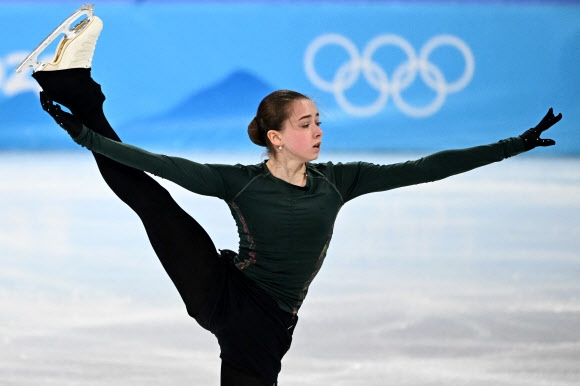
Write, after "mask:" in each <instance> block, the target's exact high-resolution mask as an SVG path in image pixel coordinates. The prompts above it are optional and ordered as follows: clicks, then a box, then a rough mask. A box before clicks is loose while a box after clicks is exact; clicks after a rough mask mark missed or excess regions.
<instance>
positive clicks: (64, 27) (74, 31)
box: [16, 4, 95, 72]
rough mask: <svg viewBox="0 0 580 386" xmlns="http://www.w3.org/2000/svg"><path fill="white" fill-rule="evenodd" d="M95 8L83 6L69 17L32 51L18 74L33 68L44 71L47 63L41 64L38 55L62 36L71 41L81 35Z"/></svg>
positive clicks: (18, 69)
mask: <svg viewBox="0 0 580 386" xmlns="http://www.w3.org/2000/svg"><path fill="white" fill-rule="evenodd" d="M94 14H95V13H94V6H93V4H83V6H82V7H80V8H79V9H77V10H76V11H75V12H74V13H73V14H71V15H70V16H69V17H67V18H66V19H65V20H64V21H63V22H62V23H61V24H60V25H59V26H58V27H57V28H56V29H55V30H54V31H52V32H51V34H50V35H48V36H47V37H46V39H44V40H43V41H42V43H40V44H39V45H38V47H36V48H35V49H34V51H32V52H31V53H30V54H29V55H28V56H27V57H26V59H24V61H23V62H22V63H20V65H19V66H18V67H16V72H22V70H24V69H25V68H26V67H32V69H33V71H39V70H42V68H43V67H44V66H46V64H47V63H44V62H39V61H38V55H40V54H41V53H42V52H43V51H44V50H45V49H46V47H48V46H49V45H50V43H52V42H53V41H55V40H56V39H57V38H58V37H59V36H60V35H61V34H64V35H65V36H64V38H65V39H68V40H71V39H74V38H75V36H77V35H78V34H79V33H81V32H82V31H83V30H84V29H85V27H86V26H87V25H88V24H89V22H90V21H91V20H92V18H93V16H94ZM83 15H84V16H86V18H85V19H83V20H81V21H80V22H79V23H78V24H76V25H74V26H71V25H72V23H73V22H74V21H76V20H78V19H79V18H80V17H81V16H83Z"/></svg>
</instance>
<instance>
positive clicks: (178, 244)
mask: <svg viewBox="0 0 580 386" xmlns="http://www.w3.org/2000/svg"><path fill="white" fill-rule="evenodd" d="M94 20H98V18H96V17H95V18H93V21H92V22H91V23H89V24H88V26H87V27H86V28H85V29H84V30H83V31H81V33H80V34H79V35H77V36H76V37H75V38H74V39H72V40H69V41H66V42H63V43H62V50H59V52H60V53H59V56H58V57H57V58H55V61H54V62H53V63H50V64H47V65H44V66H43V67H42V68H37V69H35V72H34V73H33V77H34V78H35V79H36V80H37V81H38V83H39V84H40V86H41V87H42V89H43V92H41V104H42V107H43V109H44V110H46V111H47V112H48V113H49V114H50V115H51V116H52V117H53V118H54V119H55V120H56V122H57V123H58V124H59V125H60V126H61V127H63V128H64V129H65V130H66V131H67V132H68V133H69V134H70V135H71V137H72V138H73V139H74V141H76V142H77V143H78V144H79V145H81V146H84V147H86V148H87V149H89V150H91V151H92V152H93V155H94V157H95V160H96V162H97V165H98V167H99V170H100V172H101V174H102V176H103V178H104V180H105V181H106V183H107V184H108V185H109V186H110V188H111V189H112V190H113V192H115V194H116V195H117V196H118V197H119V198H120V199H121V200H123V201H124V202H125V203H126V204H127V205H128V206H129V207H131V209H133V210H134V211H135V213H136V214H137V215H138V216H139V217H140V219H141V220H142V222H143V225H144V226H145V231H146V232H147V235H148V237H149V240H150V242H151V245H152V247H153V248H154V250H155V253H156V254H157V256H158V257H159V259H160V261H161V263H162V264H163V266H164V268H165V270H166V272H167V273H168V275H169V277H170V278H171V280H172V281H173V283H174V284H175V286H176V288H177V290H178V291H179V294H180V295H181V297H182V299H183V301H184V303H185V306H186V309H187V312H188V313H189V315H191V316H192V317H193V318H194V319H195V320H196V321H197V322H198V323H199V324H200V325H201V326H202V327H203V328H205V329H207V330H209V331H211V332H212V333H213V334H214V335H215V336H216V337H217V339H218V343H219V345H220V348H221V355H220V357H221V358H222V371H221V383H222V385H273V384H276V382H277V377H278V373H279V371H280V369H281V359H282V357H283V356H284V354H285V353H286V352H287V351H288V349H289V348H290V343H291V341H292V334H293V331H294V328H295V326H296V323H297V321H298V316H297V313H298V311H299V309H300V306H301V304H302V302H303V300H304V298H305V297H306V294H307V292H308V288H309V285H310V283H311V282H312V280H313V279H314V277H315V276H316V274H317V272H318V270H319V269H320V267H321V265H322V262H323V260H324V257H325V255H326V251H327V248H328V245H329V242H330V239H331V237H332V230H333V225H334V222H335V219H336V216H337V214H338V212H339V210H340V208H341V207H342V206H343V205H344V204H345V203H346V202H348V201H350V200H352V199H353V198H356V197H358V196H360V195H363V194H366V193H371V192H380V191H386V190H389V189H394V188H398V187H402V186H407V185H413V184H419V183H423V182H429V181H435V180H439V179H442V178H445V177H448V176H451V175H454V174H458V173H462V172H466V171H469V170H472V169H474V168H477V167H480V166H483V165H487V164H490V163H493V162H497V161H501V160H503V159H505V158H507V157H510V156H513V155H516V154H519V153H521V152H523V151H527V150H530V149H532V148H534V147H536V146H549V145H553V144H554V143H555V142H554V141H552V140H546V139H541V138H540V134H541V133H542V132H543V131H544V130H546V129H548V128H549V127H550V126H552V125H553V124H555V123H556V122H558V121H559V120H560V119H561V114H559V115H558V116H554V114H553V112H552V109H550V111H549V112H548V114H547V115H546V116H545V117H544V119H542V121H541V122H540V124H539V125H538V126H536V127H535V128H533V129H530V130H528V131H526V132H525V133H524V134H522V135H521V136H519V137H514V138H509V139H506V140H502V141H500V142H497V143H493V144H489V145H485V146H478V147H473V148H469V149H462V150H448V151H443V152H439V153H435V154H432V155H430V156H427V157H424V158H421V159H418V160H415V161H408V162H404V163H399V164H392V165H375V164H370V163H364V162H354V163H345V164H342V163H337V164H334V163H331V162H328V163H312V161H314V160H316V159H317V158H318V154H319V152H320V148H321V144H322V135H323V132H322V130H321V129H320V121H319V114H318V111H317V108H316V106H315V104H314V103H313V102H312V101H311V100H310V99H309V98H307V97H306V96H304V95H302V94H300V93H297V92H294V91H289V90H279V91H276V92H273V93H272V94H270V95H268V96H266V97H265V98H264V99H263V100H262V102H261V103H260V105H259V106H258V110H257V113H256V116H255V118H254V119H253V120H252V121H251V122H250V124H249V126H248V134H249V136H250V139H251V140H252V141H253V142H254V143H256V144H257V145H259V146H265V147H266V148H267V149H268V159H267V160H266V161H264V162H262V163H260V164H256V165H217V164H213V165H210V164H201V163H196V162H193V161H189V160H186V159H183V158H177V157H170V156H166V155H161V154H153V153H149V152H147V151H145V150H142V149H139V148H137V147H134V146H131V145H128V144H123V143H121V141H120V139H119V137H118V136H117V134H116V133H115V131H114V130H113V129H112V127H111V126H110V125H109V123H108V122H107V119H106V117H105V115H104V113H103V102H104V100H105V96H104V95H103V93H102V92H101V88H100V86H99V85H98V84H97V83H96V82H95V81H94V80H93V79H92V78H91V73H90V67H91V60H92V55H93V50H94V47H95V44H96V40H97V37H98V34H99V32H100V28H101V26H102V24H99V23H100V20H98V21H94ZM87 47H88V48H87ZM53 101H55V102H57V103H60V104H62V105H64V106H66V107H67V108H68V109H69V110H70V111H71V113H72V114H69V113H67V112H64V111H62V110H61V108H60V106H59V105H57V104H55V103H54V102H53ZM145 172H150V173H152V174H154V175H157V176H160V177H163V178H166V179H168V180H171V181H173V182H175V183H177V184H179V185H181V186H183V187H184V188H186V189H188V190H190V191H192V192H194V193H198V194H203V195H208V196H215V197H218V198H221V199H223V200H224V201H225V202H226V204H227V205H228V206H229V208H230V210H231V213H232V216H233V217H234V219H235V222H236V224H237V228H238V234H239V250H238V252H233V251H228V250H221V251H220V252H219V253H218V251H217V250H216V247H215V246H214V244H213V242H212V240H211V239H210V237H209V236H208V234H207V233H206V232H205V231H204V229H203V228H202V227H201V226H200V225H199V224H198V223H197V222H196V221H195V220H194V219H193V218H192V217H191V216H190V215H189V214H187V213H185V212H184V211H183V209H182V208H180V207H179V206H178V205H177V204H176V203H175V201H174V200H173V199H172V197H171V196H170V195H169V193H168V192H167V191H166V190H165V189H164V188H163V187H161V185H159V184H158V183H157V182H156V181H155V180H154V179H153V178H151V177H149V176H148V175H147V174H146V173H145Z"/></svg>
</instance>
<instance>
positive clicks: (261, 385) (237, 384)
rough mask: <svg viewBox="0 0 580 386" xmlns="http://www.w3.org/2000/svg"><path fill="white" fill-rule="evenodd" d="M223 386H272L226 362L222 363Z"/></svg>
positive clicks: (221, 376)
mask: <svg viewBox="0 0 580 386" xmlns="http://www.w3.org/2000/svg"><path fill="white" fill-rule="evenodd" d="M220 378H221V383H220V385H221V386H272V385H267V384H266V383H265V382H264V381H263V380H262V379H259V378H256V377H254V376H253V375H249V374H246V373H244V372H242V371H240V370H238V369H236V368H234V367H232V366H230V365H229V364H227V363H226V362H224V361H222V368H221V374H220Z"/></svg>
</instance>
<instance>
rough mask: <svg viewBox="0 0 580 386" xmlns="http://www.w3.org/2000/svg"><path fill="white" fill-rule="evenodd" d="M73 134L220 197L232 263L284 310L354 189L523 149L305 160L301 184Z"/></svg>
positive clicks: (303, 289)
mask: <svg viewBox="0 0 580 386" xmlns="http://www.w3.org/2000/svg"><path fill="white" fill-rule="evenodd" d="M75 141H76V142H77V143H78V144H80V145H82V146H84V147H86V148H88V149H90V150H92V151H94V152H97V153H101V154H103V155H105V156H107V157H109V158H111V159H113V160H115V161H118V162H120V163H123V164H126V165H128V166H131V167H134V168H136V169H139V170H143V171H147V172H150V173H152V174H154V175H156V176H159V177H162V178H165V179H168V180H170V181H173V182H175V183H176V184H178V185H181V186H182V187H184V188H185V189H188V190H190V191H192V192H194V193H198V194H203V195H206V196H213V197H218V198H220V199H222V200H224V201H225V202H226V203H227V204H228V206H229V208H230V211H231V213H232V216H233V217H234V219H235V222H236V224H237V228H238V235H239V255H238V257H237V259H236V261H235V264H236V266H237V267H238V268H239V269H240V270H242V272H243V273H244V274H246V275H247V276H248V277H249V278H251V279H252V280H254V281H255V282H256V283H257V284H258V285H259V286H260V287H261V288H263V289H264V290H265V291H266V292H267V293H268V294H269V295H270V296H272V298H274V300H276V302H277V303H278V305H279V306H280V307H281V308H282V309H283V310H285V311H288V312H291V313H295V312H297V311H298V309H299V308H300V306H301V305H302V301H303V300H304V298H305V296H306V293H307V292H308V287H309V286H310V283H311V282H312V280H313V279H314V277H315V276H316V274H317V273H318V270H319V269H320V267H321V265H322V262H323V260H324V257H325V256H326V251H327V248H328V245H329V243H330V239H331V237H332V231H333V227H334V222H335V220H336V216H337V214H338V212H339V210H340V208H341V207H342V206H343V205H344V204H345V203H346V202H348V201H349V200H352V199H353V198H355V197H358V196H360V195H363V194H366V193H371V192H380V191H385V190H390V189H395V188H399V187H402V186H408V185H414V184H419V183H423V182H430V181H435V180H440V179H442V178H445V177H448V176H451V175H454V174H458V173H462V172H466V171H468V170H471V169H474V168H477V167H480V166H484V165H487V164H490V163H493V162H497V161H501V160H503V159H505V158H507V157H510V156H513V155H516V154H518V153H521V152H523V151H524V148H523V143H522V140H521V139H520V138H509V139H506V140H502V141H500V142H497V143H493V144H490V145H485V146H477V147H473V148H468V149H462V150H446V151H442V152H438V153H435V154H432V155H430V156H427V157H424V158H421V159H418V160H415V161H407V162H403V163H397V164H391V165H375V164H372V163H365V162H349V163H337V164H333V163H331V162H327V163H308V164H307V167H306V173H307V182H306V186H304V187H298V186H295V185H292V184H289V183H287V182H285V181H282V180H281V179H278V178H276V177H274V176H273V175H272V174H271V173H270V171H269V170H268V167H267V166H266V164H265V162H264V163H261V164H257V165H239V164H238V165H219V164H211V165H210V164H200V163H196V162H192V161H189V160H186V159H183V158H179V157H170V156H166V155H161V154H154V153H150V152H147V151H145V150H142V149H139V148H137V147H134V146H131V145H127V144H123V143H120V142H116V141H112V140H110V139H107V138H104V137H102V136H100V135H99V134H96V133H95V132H93V131H91V130H89V129H87V128H83V131H82V133H81V134H80V135H79V136H78V137H76V138H75Z"/></svg>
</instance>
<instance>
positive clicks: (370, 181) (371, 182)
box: [335, 109, 562, 200]
mask: <svg viewBox="0 0 580 386" xmlns="http://www.w3.org/2000/svg"><path fill="white" fill-rule="evenodd" d="M561 118H562V114H558V116H554V114H553V110H552V109H550V110H549V111H548V113H547V114H546V116H545V117H544V118H543V119H542V120H541V122H540V123H539V124H538V125H537V126H536V127H534V128H531V129H529V130H527V131H526V132H525V133H523V134H522V135H521V136H519V137H513V138H508V139H505V140H502V141H499V142H497V143H492V144H489V145H484V146H476V147H471V148H467V149H456V150H445V151H441V152H437V153H434V154H431V155H429V156H426V157H423V158H420V159H418V160H414V161H407V162H402V163H397V164H391V165H375V164H370V163H364V162H358V163H353V164H345V165H335V176H336V178H337V182H339V184H340V181H341V180H342V182H343V184H342V186H343V187H344V188H345V191H343V192H342V193H343V196H344V197H345V199H346V200H350V199H352V198H355V197H357V196H360V195H362V194H365V193H371V192H378V191H385V190H390V189H395V188H399V187H403V186H408V185H415V184H420V183H424V182H432V181H437V180H441V179H443V178H446V177H449V176H453V175H456V174H460V173H464V172H467V171H470V170H473V169H475V168H478V167H481V166H485V165H489V164H491V163H494V162H498V161H501V160H504V159H505V158H508V157H512V156H514V155H517V154H520V153H522V152H524V151H528V150H531V149H533V148H535V147H537V146H552V145H554V144H555V141H554V140H551V139H543V138H540V135H541V134H542V133H543V132H544V131H546V130H547V129H549V128H550V127H551V126H553V125H554V124H555V123H557V122H558V121H559V120H560V119H561ZM341 166H342V167H341ZM344 182H347V184H346V186H345V184H344Z"/></svg>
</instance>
